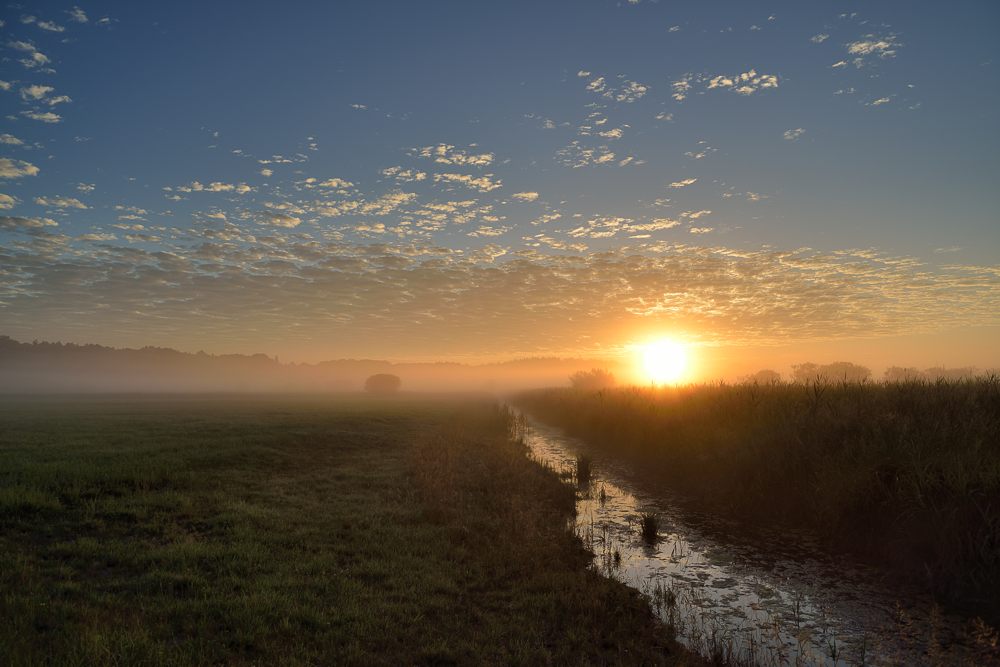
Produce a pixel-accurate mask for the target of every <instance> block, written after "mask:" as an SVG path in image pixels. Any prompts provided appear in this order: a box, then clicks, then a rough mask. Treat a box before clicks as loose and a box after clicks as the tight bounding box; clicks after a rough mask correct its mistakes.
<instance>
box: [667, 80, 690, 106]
mask: <svg viewBox="0 0 1000 667" xmlns="http://www.w3.org/2000/svg"><path fill="white" fill-rule="evenodd" d="M693 80H694V74H685V75H684V76H682V77H681V78H679V79H677V80H676V81H674V82H673V83H672V84H670V89H671V90H672V91H673V93H672V94H671V97H673V98H674V99H675V100H677V101H678V102H681V101H683V100H685V99H687V96H688V94H689V93H690V92H691V82H692V81H693Z"/></svg>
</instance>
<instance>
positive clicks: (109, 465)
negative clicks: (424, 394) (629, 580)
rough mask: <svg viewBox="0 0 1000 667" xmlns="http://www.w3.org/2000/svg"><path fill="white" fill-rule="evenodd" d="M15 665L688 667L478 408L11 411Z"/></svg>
mask: <svg viewBox="0 0 1000 667" xmlns="http://www.w3.org/2000/svg"><path fill="white" fill-rule="evenodd" d="M0 424H2V426H3V428H2V429H0V618H2V619H3V620H4V622H3V623H2V624H0V663H2V664H5V665H8V664H9V665H41V664H58V665H101V664H147V665H196V664H232V665H242V664H283V665H306V664H366V665H369V664H470V663H484V662H486V663H496V664H501V663H505V664H553V663H556V664H559V663H563V664H614V663H645V664H674V663H677V662H683V661H685V660H688V659H689V658H688V657H686V656H685V655H684V654H683V653H682V652H681V651H680V650H679V649H677V648H676V646H675V645H673V644H672V643H671V642H670V641H668V640H666V639H664V638H663V637H662V633H661V628H660V627H658V626H657V625H656V623H655V622H654V620H653V617H652V615H651V613H650V611H649V609H648V607H647V606H646V605H645V603H644V602H643V601H642V600H641V599H640V598H639V596H638V595H637V594H636V593H634V592H632V591H630V590H629V589H627V588H625V587H624V586H622V585H621V584H618V583H616V582H612V581H608V580H606V579H604V578H602V577H600V576H599V575H598V574H597V573H596V572H594V571H593V570H592V569H588V568H587V564H588V563H589V556H588V555H587V554H586V553H585V552H584V551H583V550H582V547H581V544H580V542H579V540H578V539H576V538H575V537H574V536H573V535H572V534H571V533H570V532H569V531H568V530H566V529H565V524H566V518H567V516H568V512H570V511H572V507H573V492H572V490H570V489H567V488H566V487H565V486H564V485H562V484H560V482H559V480H558V478H557V477H556V476H555V475H554V474H553V473H551V472H549V471H546V470H544V469H542V468H541V467H540V466H538V465H537V464H534V463H532V462H530V461H529V460H528V459H527V458H526V457H525V456H524V451H523V445H520V444H519V443H518V442H517V441H516V440H511V439H510V438H509V437H508V435H509V427H510V422H509V415H506V414H504V413H502V412H500V411H498V410H497V409H496V408H495V407H493V406H492V405H490V404H488V403H485V402H478V401H468V400H466V401H462V402H458V401H455V400H447V401H445V400H404V399H389V400H385V399H382V400H379V399H372V398H369V399H362V398H358V399H350V400H348V399H338V400H336V401H331V400H325V399H319V398H315V397H313V398H305V397H281V398H239V399H228V398H219V397H216V398H177V397H174V398H156V399H115V398H101V399H98V398H88V399H67V398H60V399H54V398H53V399H31V400H28V399H12V398H6V399H4V400H3V401H2V402H0Z"/></svg>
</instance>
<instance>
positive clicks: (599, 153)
mask: <svg viewBox="0 0 1000 667" xmlns="http://www.w3.org/2000/svg"><path fill="white" fill-rule="evenodd" d="M556 159H557V160H558V161H559V162H560V163H562V164H564V165H566V166H567V167H573V168H578V167H586V166H589V165H615V164H617V163H616V162H615V154H614V152H613V151H611V150H610V149H608V147H607V146H595V147H587V146H584V145H583V144H581V143H580V142H579V141H577V140H573V141H571V142H570V143H569V145H568V146H565V147H563V148H560V149H559V150H558V151H556Z"/></svg>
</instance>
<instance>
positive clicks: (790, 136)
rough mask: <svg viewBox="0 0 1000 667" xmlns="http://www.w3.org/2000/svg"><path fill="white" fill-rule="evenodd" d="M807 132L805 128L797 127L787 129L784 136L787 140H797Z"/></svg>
mask: <svg viewBox="0 0 1000 667" xmlns="http://www.w3.org/2000/svg"><path fill="white" fill-rule="evenodd" d="M805 133H806V131H805V130H804V129H803V128H801V127H797V128H795V129H794V130H785V133H784V134H783V135H782V136H783V137H784V138H785V140H786V141H795V140H796V139H798V138H799V137H801V136H802V135H803V134H805Z"/></svg>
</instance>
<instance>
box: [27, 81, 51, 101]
mask: <svg viewBox="0 0 1000 667" xmlns="http://www.w3.org/2000/svg"><path fill="white" fill-rule="evenodd" d="M54 90H55V88H53V87H52V86H40V85H37V84H34V85H31V86H25V87H23V88H21V99H24V100H28V101H33V100H40V99H42V98H43V97H45V96H46V95H48V94H49V93H51V92H52V91H54Z"/></svg>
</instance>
